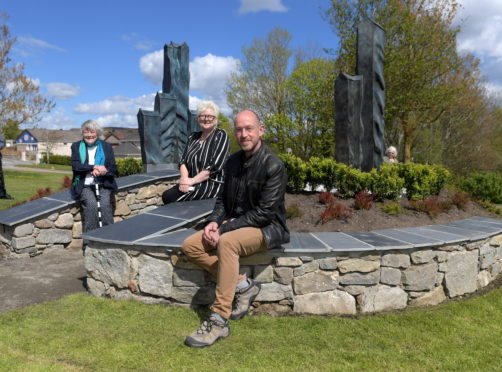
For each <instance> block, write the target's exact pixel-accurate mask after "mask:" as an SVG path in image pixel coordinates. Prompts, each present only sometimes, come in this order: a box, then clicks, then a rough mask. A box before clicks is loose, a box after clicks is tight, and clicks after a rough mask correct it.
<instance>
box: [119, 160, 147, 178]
mask: <svg viewBox="0 0 502 372" xmlns="http://www.w3.org/2000/svg"><path fill="white" fill-rule="evenodd" d="M116 163H117V177H124V176H130V175H131V174H138V173H143V163H142V162H141V159H133V158H126V159H117V160H116Z"/></svg>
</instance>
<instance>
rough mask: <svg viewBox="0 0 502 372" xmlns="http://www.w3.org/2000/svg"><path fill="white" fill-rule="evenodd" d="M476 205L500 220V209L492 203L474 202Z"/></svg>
mask: <svg viewBox="0 0 502 372" xmlns="http://www.w3.org/2000/svg"><path fill="white" fill-rule="evenodd" d="M476 203H478V204H479V205H480V206H481V207H483V208H484V209H486V210H487V211H488V212H491V213H495V214H496V215H498V216H499V217H500V218H502V208H500V207H498V206H496V205H495V204H493V203H490V202H487V201H483V200H476Z"/></svg>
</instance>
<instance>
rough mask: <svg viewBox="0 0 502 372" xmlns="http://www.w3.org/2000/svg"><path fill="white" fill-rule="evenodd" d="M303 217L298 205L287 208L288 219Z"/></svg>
mask: <svg viewBox="0 0 502 372" xmlns="http://www.w3.org/2000/svg"><path fill="white" fill-rule="evenodd" d="M302 215H303V213H302V211H301V210H300V207H299V206H298V204H296V203H294V204H291V205H290V206H289V207H287V208H286V219H288V220H290V219H292V218H296V217H301V216H302Z"/></svg>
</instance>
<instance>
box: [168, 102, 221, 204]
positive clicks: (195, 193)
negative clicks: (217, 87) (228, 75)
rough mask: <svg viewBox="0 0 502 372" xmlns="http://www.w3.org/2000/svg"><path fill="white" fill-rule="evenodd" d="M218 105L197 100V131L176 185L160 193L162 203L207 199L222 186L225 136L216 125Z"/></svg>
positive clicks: (187, 147)
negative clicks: (198, 128) (198, 129)
mask: <svg viewBox="0 0 502 372" xmlns="http://www.w3.org/2000/svg"><path fill="white" fill-rule="evenodd" d="M219 111H220V110H219V108H218V106H217V105H216V104H215V103H214V102H212V101H201V102H200V103H199V104H198V106H197V120H198V122H199V126H200V129H201V131H200V132H193V133H192V134H191V135H190V136H189V137H188V143H187V146H186V147H185V150H184V151H183V155H182V157H181V161H180V164H179V165H180V174H181V177H180V179H179V184H178V185H177V186H174V187H173V188H171V189H169V190H167V191H164V193H163V194H162V201H163V202H164V204H167V203H172V202H175V201H186V200H195V199H211V198H215V197H216V196H218V194H219V193H220V191H221V189H222V186H223V176H224V175H223V167H224V166H225V162H226V161H227V157H228V149H229V145H228V136H227V134H226V133H225V131H224V130H222V129H219V128H218V127H217V125H218V114H219Z"/></svg>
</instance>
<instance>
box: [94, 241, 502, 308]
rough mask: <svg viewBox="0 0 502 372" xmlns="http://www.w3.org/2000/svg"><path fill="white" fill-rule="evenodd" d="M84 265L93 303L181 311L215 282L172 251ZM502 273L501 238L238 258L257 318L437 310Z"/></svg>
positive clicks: (128, 253) (136, 250)
mask: <svg viewBox="0 0 502 372" xmlns="http://www.w3.org/2000/svg"><path fill="white" fill-rule="evenodd" d="M85 265H86V268H87V271H88V278H87V285H88V288H89V291H90V292H91V293H92V294H94V295H96V296H103V297H111V298H123V299H135V300H139V301H143V302H147V303H166V304H176V305H184V306H199V305H207V304H210V303H211V302H212V301H213V299H214V286H215V284H214V281H213V280H212V279H211V278H210V276H209V275H208V274H207V273H206V272H205V271H203V270H201V269H200V268H198V267H197V266H195V265H194V264H192V263H191V262H189V261H188V260H187V258H186V257H185V256H184V255H183V254H181V253H179V252H178V251H176V250H174V251H170V250H168V249H167V248H161V247H151V248H145V247H120V246H110V245H105V244H102V243H95V242H91V245H90V246H89V247H88V248H87V249H86V251H85ZM501 265H502V234H501V235H498V236H495V237H492V238H489V239H484V240H480V241H476V242H471V243H464V244H458V245H451V246H443V247H439V248H437V247H436V248H422V249H414V250H406V251H405V250H403V251H373V252H370V253H368V252H365V253H358V252H343V253H330V254H322V255H321V254H312V255H304V256H291V255H290V254H289V255H287V254H284V253H281V252H280V251H276V250H273V251H268V252H263V253H258V254H254V255H252V256H249V257H243V258H241V270H242V272H245V273H246V274H247V275H248V276H249V277H252V278H254V279H255V280H256V281H258V282H260V283H261V287H262V290H261V292H260V294H259V295H258V297H257V298H256V302H255V304H254V305H255V307H256V309H255V311H259V310H260V308H262V307H263V308H265V307H266V308H267V309H270V307H271V306H272V307H273V308H275V309H276V310H277V311H280V312H282V313H284V312H292V313H301V314H322V315H327V314H341V315H354V314H357V313H372V312H380V311H388V310H396V309H404V308H406V307H408V306H430V305H436V304H439V303H441V302H443V301H444V300H446V299H447V298H455V297H459V296H462V295H465V294H469V293H473V292H475V291H477V290H478V289H480V288H483V287H485V286H487V285H488V284H489V283H491V282H492V281H493V280H494V279H495V278H497V276H499V275H500V272H501Z"/></svg>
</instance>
